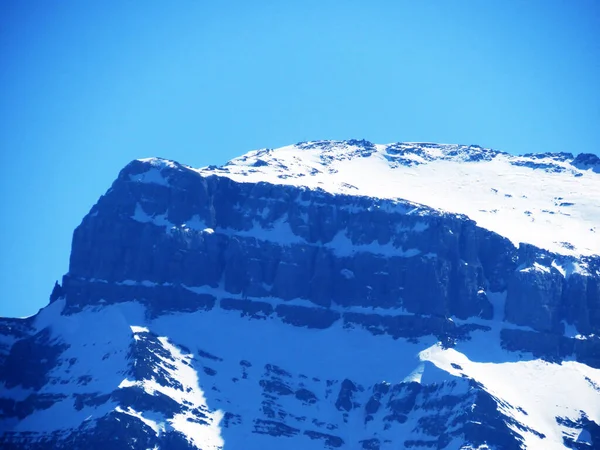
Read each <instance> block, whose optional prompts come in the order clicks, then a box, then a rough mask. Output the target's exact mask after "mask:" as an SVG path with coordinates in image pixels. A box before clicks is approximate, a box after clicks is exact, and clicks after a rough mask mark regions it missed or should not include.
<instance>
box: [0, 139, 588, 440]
mask: <svg viewBox="0 0 600 450" xmlns="http://www.w3.org/2000/svg"><path fill="white" fill-rule="evenodd" d="M334 144H335V145H334ZM311 145H312V146H311ZM311 145H309V144H302V145H300V146H299V148H300V149H305V150H307V151H309V150H310V151H313V150H314V149H315V148H317V149H318V150H319V151H320V152H321V153H320V158H321V159H320V161H325V162H327V164H330V166H328V167H330V169H331V170H337V169H333V168H332V167H334V166H333V165H331V164H333V163H332V162H331V160H330V159H331V158H333V156H332V155H336V154H337V155H338V156H339V154H341V155H342V156H343V158H341V159H342V160H346V159H348V158H350V159H352V158H374V157H376V156H377V155H378V153H377V152H378V151H380V149H379V147H377V146H375V145H374V144H370V143H368V142H365V141H347V143H346V144H345V145H346V147H348V148H350V149H352V152H350V153H348V152H346V153H339V152H338V153H339V154H338V153H335V152H333V153H332V152H331V151H330V149H331V147H332V146H333V147H334V148H338V147H339V143H333V144H324V143H317V144H311ZM315 146H316V147H315ZM336 146H337V147H336ZM436 148H437V147H435V146H433V147H432V145H430V144H423V145H421V146H419V145H417V144H414V145H412V146H407V145H405V144H394V145H392V146H388V147H386V149H385V156H386V157H385V158H383V160H385V161H387V162H386V164H388V163H389V164H390V165H392V166H393V165H402V166H403V167H409V168H411V170H412V169H413V168H415V167H416V168H417V169H418V168H419V167H420V166H425V165H427V164H435V163H437V162H439V161H437V160H435V158H433V157H432V156H431V154H432V151H433V150H432V149H436ZM436 151H437V150H436ZM453 152H454V153H453ZM275 153H276V152H275ZM269 155H271V156H272V153H271V152H270V151H265V152H263V153H260V152H258V153H253V154H251V155H250V156H249V157H248V158H246V159H243V158H242V159H241V160H242V161H244V164H247V165H246V166H244V167H246V169H245V170H246V172H247V174H248V175H249V177H252V176H253V174H255V173H256V171H259V170H263V171H264V170H267V169H269V168H270V167H273V166H274V162H273V161H274V160H273V158H272V157H270V156H269ZM348 155H350V156H348ZM458 157H460V158H459V159H460V161H458V162H456V161H455V160H456V158H458ZM500 157H505V155H504V154H501V153H499V152H494V151H491V150H486V149H482V148H480V147H468V148H461V147H457V149H454V150H452V149H450V150H447V151H446V153H444V154H443V157H439V158H438V159H441V161H442V162H444V161H454V162H455V163H456V164H463V165H464V164H487V163H493V162H494V161H495V158H500ZM269 158H270V159H269ZM328 158H330V159H328ZM344 158H345V159H344ZM444 158H445V159H444ZM548 158H550V159H551V160H552V161H553V162H552V164H554V165H557V167H559V168H560V170H558V169H556V168H553V167H550V168H548V167H540V164H550V163H549V162H548V161H547V159H548ZM511 161H512V160H511ZM590 161H591V162H590ZM584 162H585V163H586V164H587V166H586V168H589V167H588V166H590V164H592V163H593V162H594V161H593V158H590V157H589V156H588V157H584V156H582V155H580V156H579V157H577V158H573V156H572V155H569V154H560V155H550V156H548V155H526V156H523V157H519V158H516V159H515V160H514V161H512V162H511V164H512V166H511V167H513V166H514V167H517V168H519V169H518V170H529V171H531V173H532V174H534V175H532V176H535V173H538V172H539V171H540V169H541V170H542V171H543V173H552V174H554V175H552V176H570V177H572V176H575V175H576V174H577V173H582V172H577V173H575V172H573V171H576V170H577V169H576V168H577V167H579V166H581V164H583V163H584ZM236 164H237V165H238V166H239V165H240V162H239V161H238V162H236V163H234V164H233V166H236ZM566 164H570V165H571V166H572V167H573V168H572V169H570V168H567V169H565V167H567V166H566ZM578 165H579V166H578ZM571 166H569V167H571ZM228 167H229V168H231V167H232V165H231V164H230V165H229V166H225V167H224V168H209V169H202V170H196V169H191V168H189V167H187V166H183V165H180V164H177V163H174V162H171V161H165V160H159V159H150V160H138V161H133V162H132V163H130V164H129V165H128V166H126V167H125V168H124V169H123V170H122V171H121V173H120V174H119V176H118V178H117V180H116V181H115V182H114V183H113V185H112V187H111V188H110V189H109V190H108V192H107V193H106V194H105V195H104V196H102V197H101V198H100V200H99V201H98V203H97V204H96V205H95V206H94V207H93V208H92V210H91V211H90V213H89V214H88V215H87V216H86V217H85V218H84V219H83V221H82V223H81V225H80V226H79V227H78V228H77V229H76V230H75V233H74V237H73V246H72V253H71V261H70V268H69V273H68V274H66V275H65V276H64V278H63V280H62V282H61V284H60V285H58V284H57V285H56V286H55V288H54V290H53V292H52V295H51V303H50V305H49V306H48V307H46V308H44V309H43V310H41V311H40V313H38V315H37V316H35V317H33V318H29V319H26V320H17V319H3V320H2V322H0V338H1V340H0V345H1V347H0V358H1V359H0V361H1V362H2V365H1V366H0V381H1V382H2V385H0V386H1V387H0V430H2V435H1V437H0V443H1V444H2V447H3V448H106V446H107V445H109V446H110V448H144V449H145V448H169V449H170V448H205V449H206V448H248V446H250V447H251V448H282V447H284V448H299V449H300V448H302V449H305V448H363V449H388V448H389V449H391V448H415V449H419V448H439V449H442V448H448V449H454V448H498V449H505V448H526V447H530V448H542V447H543V448H562V447H563V445H564V446H567V447H571V448H592V447H594V446H597V445H600V441H599V440H598V435H599V434H598V433H599V431H598V430H599V426H598V424H599V423H600V416H598V414H599V413H598V411H600V387H599V386H600V370H599V369H600V337H599V336H600V257H598V256H597V255H594V254H588V255H585V256H581V255H576V254H573V252H572V251H571V250H569V248H568V245H566V246H565V247H564V248H566V249H567V250H565V251H564V252H552V251H550V250H547V249H543V248H539V247H536V246H534V245H531V244H525V243H522V244H519V245H515V244H514V243H513V242H512V241H511V240H509V239H508V238H506V237H503V236H501V235H500V234H497V233H496V232H494V231H490V230H489V229H486V228H482V227H481V226H478V224H477V223H476V222H475V221H474V220H472V219H471V218H469V217H468V216H466V215H464V214H459V213H450V212H444V211H441V210H439V209H434V208H431V207H429V206H425V205H422V204H417V203H413V202H410V201H407V200H401V199H393V198H378V197H369V196H364V195H359V194H360V192H357V193H356V194H350V193H339V192H334V191H333V190H332V189H317V188H314V187H307V186H304V185H302V184H293V183H288V182H285V183H280V184H275V183H273V182H262V181H258V182H256V181H252V182H242V181H239V180H237V179H236V176H233V175H231V172H232V170H229V169H228ZM335 167H337V166H335ZM586 168H583V169H581V170H582V171H583V170H587V169H586ZM277 170H278V172H277V173H280V171H279V169H277ZM311 170H312V169H311ZM419 170H420V169H419ZM515 170H516V169H515ZM286 171H287V172H286ZM286 171H284V172H283V173H284V174H285V173H288V172H289V173H291V174H294V176H296V178H298V179H301V178H302V177H299V176H298V173H299V172H298V171H297V170H296V169H293V168H287V167H286ZM236 174H237V172H236ZM574 174H575V175H574ZM310 175H311V173H310V172H307V175H306V176H310ZM331 176H332V177H334V176H335V173H332V175H331ZM586 177H597V178H599V179H598V181H597V186H598V189H600V176H598V175H597V174H596V173H595V172H594V171H589V170H588V171H587V172H585V174H584V175H581V176H578V177H577V178H584V179H585V180H587V178H586ZM350 190H351V189H350ZM492 207H493V205H490V208H492ZM449 209H450V208H449ZM459 212H460V211H459ZM567 360H568V361H567ZM540 377H542V378H544V380H546V384H545V385H544V386H540V385H539V383H537V382H536V380H538V379H539V378H540ZM567 380H568V385H567V383H566V381H567ZM507 386H508V387H509V388H508V389H507ZM549 389H550V391H549ZM552 389H553V390H556V392H552V391H551V390H552ZM59 417H60V420H59Z"/></svg>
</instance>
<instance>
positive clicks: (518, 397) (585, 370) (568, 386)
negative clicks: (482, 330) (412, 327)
mask: <svg viewBox="0 0 600 450" xmlns="http://www.w3.org/2000/svg"><path fill="white" fill-rule="evenodd" d="M480 345H482V346H484V345H497V343H496V344H494V342H485V340H483V342H481V344H480ZM419 356H420V358H421V360H424V361H431V362H433V363H434V364H435V365H436V366H438V367H439V368H441V369H443V370H444V371H446V372H448V373H450V374H454V375H456V376H461V375H462V374H464V375H466V376H468V377H471V378H473V379H475V380H477V381H479V382H481V383H482V384H483V385H484V386H485V388H486V390H487V391H488V392H490V393H491V394H493V395H495V396H497V397H499V398H501V399H503V400H504V401H506V402H508V403H509V404H510V405H512V408H511V407H506V406H504V405H502V404H501V405H500V406H499V407H500V408H501V409H502V410H503V412H504V413H505V414H508V415H510V416H513V417H514V418H515V419H517V420H518V421H519V422H521V423H523V424H525V425H526V426H528V427H530V428H532V429H534V430H536V431H537V432H540V433H543V434H545V435H546V438H545V439H540V438H539V437H538V436H536V435H535V434H533V433H530V432H525V433H523V432H522V431H521V433H523V436H524V438H525V447H526V448H545V449H563V448H564V447H563V445H562V432H561V428H560V427H558V426H557V423H556V417H569V418H571V419H574V420H577V419H578V417H579V412H580V410H581V409H584V410H585V411H586V412H587V414H588V416H589V418H590V419H591V420H593V421H595V422H596V423H599V422H600V409H598V408H597V407H596V408H594V407H591V404H592V403H593V402H591V401H590V399H593V398H597V396H598V393H597V392H595V390H594V388H593V386H591V385H590V383H589V382H588V381H587V380H586V379H585V378H586V377H588V378H589V379H591V380H594V382H596V383H597V382H598V381H600V370H598V369H592V368H590V367H588V366H586V365H584V364H580V363H577V362H574V361H563V362H562V363H561V364H554V363H549V362H546V361H542V360H537V359H534V360H526V361H515V362H504V363H500V362H499V361H494V362H476V361H472V360H470V359H469V358H468V357H467V355H465V354H463V353H461V352H460V351H457V350H455V349H442V348H441V347H440V346H439V344H436V345H434V346H432V347H430V348H428V349H426V350H424V351H423V352H421V353H420V354H419ZM452 363H454V364H458V365H459V366H460V367H461V368H462V369H456V368H455V367H453V366H452ZM586 405H587V406H590V407H589V408H586V407H585V406H586ZM518 408H521V409H522V410H523V411H525V412H526V413H527V414H524V413H523V412H521V410H519V409H518ZM515 431H518V432H519V430H518V429H515Z"/></svg>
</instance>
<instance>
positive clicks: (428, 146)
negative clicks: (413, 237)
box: [198, 140, 600, 255]
mask: <svg viewBox="0 0 600 450" xmlns="http://www.w3.org/2000/svg"><path fill="white" fill-rule="evenodd" d="M198 172H200V173H201V174H202V175H211V174H213V175H218V176H225V177H228V178H231V179H233V180H235V181H239V182H260V181H264V182H269V183H273V184H286V185H297V186H306V187H309V188H320V189H323V190H325V191H327V192H330V193H335V194H349V195H362V196H368V197H377V198H387V199H404V200H409V201H412V202H416V203H421V204H424V205H427V206H430V207H433V208H436V209H440V210H444V211H448V212H453V213H460V214H465V215H467V216H469V217H470V218H471V219H473V220H475V221H476V222H477V224H478V225H479V226H481V227H484V228H487V229H489V230H492V231H495V232H497V233H499V234H501V235H502V236H505V237H507V238H509V239H510V240H511V241H512V242H513V243H515V244H516V245H518V244H519V243H521V242H526V243H530V244H533V245H536V246H539V247H541V248H544V249H547V250H549V251H552V252H556V253H560V254H566V255H598V254H600V228H598V224H599V223H600V159H599V158H598V157H597V156H595V155H593V154H584V153H582V154H580V155H578V156H577V157H573V155H572V154H571V153H536V154H525V155H521V156H515V155H510V154H508V153H504V152H500V151H496V150H491V149H486V148H483V147H480V146H476V145H455V144H432V143H410V142H409V143H393V144H373V143H371V142H368V141H365V140H348V141H312V142H302V143H298V144H296V145H290V146H286V147H282V148H278V149H261V150H255V151H252V152H249V153H247V154H245V155H243V156H240V157H238V158H235V159H233V160H231V161H229V162H228V163H227V164H225V165H224V166H222V167H216V166H209V167H206V168H202V169H199V170H198Z"/></svg>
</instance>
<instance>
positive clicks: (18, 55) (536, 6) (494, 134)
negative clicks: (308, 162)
mask: <svg viewBox="0 0 600 450" xmlns="http://www.w3.org/2000/svg"><path fill="white" fill-rule="evenodd" d="M598 30H600V3H598V2H596V1H594V0H578V1H567V0H564V1H548V0H545V1H535V0H528V1H521V0H514V1H506V0H503V1H500V0H497V1H494V0H488V1H478V0H471V1H459V0H454V1H391V0H390V1H377V0H375V1H369V2H366V1H352V0H344V1H342V0H339V1H328V0H321V1H312V0H304V1H298V2H295V1H284V2H282V1H271V2H266V1H256V2H248V1H223V2H215V1H201V0H180V1H176V2H166V1H162V0H161V1H159V0H145V1H126V2H123V1H118V2H117V1H102V2H87V1H66V0H65V1H47V0H40V1H32V0H24V1H23V0H5V1H3V2H2V3H1V4H0V67H2V70H0V85H1V86H2V96H1V99H0V148H1V150H2V159H3V167H4V169H5V170H4V171H3V174H2V177H0V183H1V184H0V193H1V195H2V231H3V232H2V233H1V235H0V247H1V248H2V251H1V253H0V263H1V266H0V274H1V278H0V287H1V292H0V296H1V297H0V299H1V300H0V315H2V316H24V315H29V314H33V313H35V312H36V311H37V310H38V309H39V308H40V307H42V306H44V305H45V304H46V303H47V301H48V296H49V294H50V292H51V289H52V286H53V283H54V281H55V280H57V279H60V277H61V276H62V275H63V274H64V273H65V272H67V270H68V259H69V251H70V244H71V236H72V232H73V229H74V228H75V227H76V226H77V225H78V224H79V223H80V221H81V219H82V217H83V216H84V215H85V214H86V213H87V211H88V210H89V209H90V207H91V206H92V205H93V204H94V203H95V202H96V200H97V199H98V197H99V196H100V195H102V194H103V193H104V192H105V191H106V190H107V189H108V187H109V186H110V184H111V183H112V181H113V180H114V178H115V177H116V175H117V173H118V171H119V170H120V169H121V168H122V167H123V166H124V165H125V164H127V163H128V162H129V161H130V160H132V159H135V158H141V157H147V156H163V157H166V158H170V159H174V160H177V161H180V162H182V163H186V164H189V165H193V166H204V165H208V164H220V163H224V162H225V161H227V160H228V159H230V158H232V157H234V156H237V155H239V154H241V153H244V152H246V151H249V150H251V149H255V148H262V147H277V146H282V145H285V144H289V143H294V142H298V141H303V140H315V139H349V138H366V139H368V140H371V141H373V142H378V143H385V142H395V141H435V142H446V143H464V144H479V145H483V146H487V147H492V148H495V149H498V150H504V151H508V152H511V153H525V152H541V151H570V152H573V153H579V152H592V153H598V152H599V151H600V31H598Z"/></svg>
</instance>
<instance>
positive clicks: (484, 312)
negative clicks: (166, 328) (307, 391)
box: [63, 161, 600, 334]
mask: <svg viewBox="0 0 600 450" xmlns="http://www.w3.org/2000/svg"><path fill="white" fill-rule="evenodd" d="M598 261H599V260H598V258H595V259H594V258H593V257H587V258H584V259H581V260H577V259H575V258H573V257H567V256H560V255H556V254H551V253H549V252H545V251H543V250H541V249H538V248H536V247H533V246H531V245H527V244H522V245H521V246H520V247H519V248H515V247H514V246H513V245H512V244H511V243H510V242H509V241H508V240H507V239H504V238H502V237H501V236H499V235H497V234H495V233H492V232H490V231H487V230H485V229H482V228H479V227H477V226H476V224H475V223H474V222H473V221H471V220H469V219H468V218H466V217H464V216H460V215H453V214H447V213H441V212H438V211H436V210H432V209H430V208H427V207H424V206H421V205H416V204H412V203H409V202H402V201H391V200H380V199H373V198H368V197H357V196H348V195H333V194H328V193H326V192H323V191H315V190H308V189H305V188H301V187H295V186H274V185H270V184H266V183H258V184H250V183H248V184H245V183H237V182H234V181H231V180H230V179H228V178H224V177H217V176H209V177H204V176H202V175H200V174H198V173H197V172H195V171H194V170H192V169H189V168H186V167H184V166H181V165H178V164H175V163H161V164H160V165H158V166H157V165H156V163H155V162H153V163H149V162H142V161H134V162H132V163H131V164H129V165H128V166H127V167H126V168H125V169H124V170H123V171H122V172H121V174H120V175H119V177H118V179H117V180H116V181H115V183H114V184H113V186H112V187H111V189H110V190H109V191H108V192H107V193H106V195H104V196H103V197H102V198H101V199H100V201H99V202H98V203H97V204H96V205H95V206H94V207H93V208H92V210H91V212H90V214H88V216H86V218H85V219H84V220H83V222H82V224H81V225H80V226H79V227H78V228H77V230H76V231H75V234H74V238H73V250H72V255H71V264H70V269H69V273H68V275H66V276H65V278H64V282H63V290H64V292H65V296H66V299H67V303H68V305H69V306H70V307H71V308H72V310H77V309H80V308H82V307H84V306H85V305H86V304H95V303H97V302H99V301H104V302H108V303H112V302H119V301H125V300H127V299H130V298H138V299H144V301H146V302H147V303H148V304H149V305H151V307H152V308H153V309H155V310H157V311H158V312H160V311H164V310H168V309H171V310H173V309H181V310H195V309H198V308H212V307H213V306H214V305H215V299H214V296H211V295H210V294H209V292H210V289H223V290H224V292H225V295H228V294H231V295H236V296H238V298H239V300H235V299H231V300H224V301H222V305H223V307H225V308H243V307H242V305H243V302H242V300H244V299H246V300H253V301H255V302H257V301H259V300H260V299H266V300H267V301H266V303H269V302H270V300H269V299H272V298H276V299H281V300H283V301H284V302H288V301H297V300H305V301H306V302H307V305H309V304H312V305H314V307H315V308H317V309H315V310H314V311H315V312H314V313H313V315H314V317H312V318H311V319H308V316H307V315H306V313H305V312H304V310H302V309H300V308H294V307H291V306H285V305H280V306H277V308H278V314H279V315H280V316H281V317H282V318H284V320H285V321H286V322H288V323H292V324H293V323H296V324H298V325H301V326H303V324H305V325H310V324H309V322H311V321H312V322H314V323H313V324H312V325H311V326H319V327H325V326H327V325H328V324H331V323H333V321H335V320H337V318H338V317H339V313H338V312H336V311H334V310H332V309H331V308H342V309H348V308H355V307H365V308H382V309H383V310H386V311H389V312H390V314H395V313H397V312H403V313H411V314H417V315H427V316H430V317H439V318H445V317H451V316H454V317H457V318H460V319H467V318H469V317H479V318H482V319H491V318H492V317H494V314H496V315H497V316H498V317H505V319H506V320H507V321H510V322H512V323H514V324H517V325H522V326H527V327H531V328H533V329H534V330H537V331H541V332H554V333H563V332H564V324H572V325H574V326H575V327H576V329H577V330H578V332H579V333H582V334H591V333H595V332H596V333H597V332H599V331H600V320H598V319H599V318H600V281H599V280H600V275H599V269H598V267H599V266H600V264H599V262H598ZM204 288H206V293H201V292H202V290H203V289H204ZM503 291H506V292H507V297H506V304H505V310H504V311H495V310H494V309H495V308H496V309H498V308H501V307H502V306H501V305H496V306H494V305H492V303H491V302H490V301H489V299H488V296H489V295H490V294H491V293H497V292H503ZM166 297H169V302H165V301H163V300H161V299H164V298H166ZM167 303H168V304H167ZM263 303H264V302H263ZM246 304H247V305H248V307H250V306H251V305H259V303H252V304H251V303H248V302H246ZM261 308H263V313H265V314H267V315H268V314H270V311H268V309H269V308H270V306H268V305H267V306H263V307H261ZM264 308H267V309H266V310H264ZM322 308H327V309H328V310H329V311H330V312H323V311H322ZM251 314H256V312H254V313H251ZM317 315H321V317H322V318H321V319H319V318H317ZM303 317H304V318H303ZM360 320H367V319H360Z"/></svg>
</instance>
